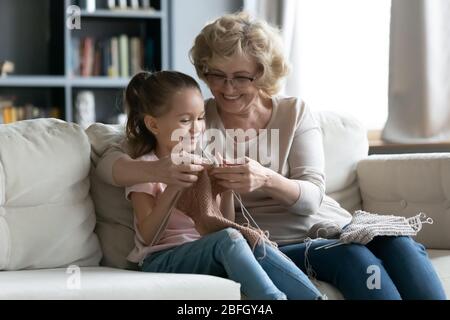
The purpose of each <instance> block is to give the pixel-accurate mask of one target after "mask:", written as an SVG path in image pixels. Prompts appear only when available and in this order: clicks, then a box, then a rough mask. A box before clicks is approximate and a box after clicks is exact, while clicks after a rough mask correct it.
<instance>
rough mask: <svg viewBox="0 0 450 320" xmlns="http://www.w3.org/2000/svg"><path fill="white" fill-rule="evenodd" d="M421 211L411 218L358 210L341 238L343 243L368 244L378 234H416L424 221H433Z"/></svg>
mask: <svg viewBox="0 0 450 320" xmlns="http://www.w3.org/2000/svg"><path fill="white" fill-rule="evenodd" d="M425 218H426V215H425V214H424V213H420V214H418V215H416V216H413V217H411V218H405V217H400V216H393V215H378V214H373V213H369V212H365V211H361V210H358V211H356V212H355V213H354V214H353V219H352V221H351V223H350V224H349V225H347V226H346V227H345V228H344V229H343V231H342V233H341V236H340V238H339V240H340V242H343V243H350V242H354V243H361V244H367V243H368V242H370V241H372V239H373V238H374V237H376V236H415V235H416V234H417V232H419V231H420V230H421V229H422V224H423V223H429V224H431V223H433V220H432V219H431V218H427V219H425Z"/></svg>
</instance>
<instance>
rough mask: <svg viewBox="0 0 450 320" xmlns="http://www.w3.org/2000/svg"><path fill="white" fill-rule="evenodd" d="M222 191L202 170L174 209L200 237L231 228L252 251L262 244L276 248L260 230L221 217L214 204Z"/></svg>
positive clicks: (205, 171)
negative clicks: (237, 232) (189, 221)
mask: <svg viewBox="0 0 450 320" xmlns="http://www.w3.org/2000/svg"><path fill="white" fill-rule="evenodd" d="M223 191H224V188H222V187H221V186H220V185H218V184H217V183H215V181H211V179H210V177H209V175H208V173H207V170H203V171H202V172H201V173H200V175H199V179H198V180H197V182H196V183H195V184H194V185H193V186H192V187H190V188H187V189H185V190H184V191H183V192H182V194H181V195H180V198H179V199H178V202H177V204H176V208H177V209H179V210H181V211H183V212H184V213H185V214H186V215H187V216H189V217H190V218H191V219H192V220H193V221H194V223H195V228H196V230H197V231H198V232H199V233H200V234H201V235H205V234H209V233H212V232H216V231H219V230H222V229H224V228H227V227H232V228H235V229H237V230H239V231H240V232H241V233H242V235H243V236H244V237H245V238H246V239H247V241H248V242H249V244H250V246H251V247H252V249H255V247H256V245H257V244H258V243H263V242H267V243H269V244H271V245H273V246H276V244H275V243H273V242H271V241H270V240H269V239H268V237H267V236H266V234H265V233H264V232H263V231H262V230H261V229H258V228H254V227H252V226H243V225H240V224H237V223H235V222H234V221H230V220H228V219H226V218H225V217H224V216H223V215H222V213H221V212H220V209H219V207H218V205H217V202H216V196H217V195H218V194H219V193H221V192H223Z"/></svg>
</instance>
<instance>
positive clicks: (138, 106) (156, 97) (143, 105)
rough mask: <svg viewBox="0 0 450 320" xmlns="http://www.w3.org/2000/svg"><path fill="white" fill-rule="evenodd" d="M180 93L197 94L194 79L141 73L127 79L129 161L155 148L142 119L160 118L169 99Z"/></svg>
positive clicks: (174, 75) (126, 106) (181, 74)
mask: <svg viewBox="0 0 450 320" xmlns="http://www.w3.org/2000/svg"><path fill="white" fill-rule="evenodd" d="M182 89H197V90H198V91H199V92H201V90H200V87H199V85H198V83H197V81H195V80H194V78H192V77H190V76H188V75H187V74H184V73H181V72H177V71H158V72H153V73H151V72H147V71H142V72H140V73H137V74H136V75H135V76H134V77H133V78H132V79H131V81H130V83H129V84H128V86H127V88H126V91H125V109H126V111H127V114H128V120H127V126H126V136H127V140H128V145H129V147H130V155H131V157H133V158H137V157H140V156H142V155H144V154H146V153H148V152H150V151H152V150H153V149H154V148H155V146H156V138H155V136H154V135H153V133H152V132H151V131H150V130H148V129H147V127H146V126H145V123H144V117H145V116H146V115H150V116H152V117H160V116H162V115H164V114H166V113H167V112H169V111H170V109H169V107H168V106H169V105H170V103H171V100H172V98H173V96H174V95H175V94H176V93H177V92H179V91H180V90H182Z"/></svg>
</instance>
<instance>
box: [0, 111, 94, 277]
mask: <svg viewBox="0 0 450 320" xmlns="http://www.w3.org/2000/svg"><path fill="white" fill-rule="evenodd" d="M90 150H91V146H90V144H89V140H88V138H87V135H86V133H85V132H84V131H83V129H82V128H80V127H79V126H78V125H76V124H73V123H68V122H65V121H62V120H57V119H35V120H27V121H20V122H17V123H13V124H7V125H0V270H18V269H35V268H58V267H64V266H68V265H70V264H77V265H79V266H96V265H98V263H99V261H100V258H101V250H100V245H99V242H98V239H97V236H96V235H95V234H94V232H93V231H94V227H95V213H94V204H93V202H92V199H91V197H90V194H89V188H90V181H89V170H90Z"/></svg>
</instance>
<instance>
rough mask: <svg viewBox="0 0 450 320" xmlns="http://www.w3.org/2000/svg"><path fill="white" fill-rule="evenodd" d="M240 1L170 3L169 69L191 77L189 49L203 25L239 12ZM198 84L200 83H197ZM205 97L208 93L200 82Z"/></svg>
mask: <svg viewBox="0 0 450 320" xmlns="http://www.w3.org/2000/svg"><path fill="white" fill-rule="evenodd" d="M242 3H243V0H189V1H187V0H172V5H171V23H170V25H171V31H170V36H171V54H172V56H171V65H172V69H174V70H177V71H181V72H184V73H187V74H189V75H191V76H194V77H195V78H196V79H197V80H198V77H197V76H196V74H195V69H194V67H193V66H192V64H191V62H190V61H189V57H188V54H189V49H190V48H191V47H192V44H193V42H194V39H195V37H196V35H197V34H198V33H199V32H200V30H201V29H202V28H203V26H204V25H205V24H206V23H207V22H208V21H211V20H213V19H215V18H217V17H219V16H221V15H222V14H224V13H229V12H234V11H238V10H239V9H241V8H242ZM200 83H201V82H200ZM201 85H202V92H203V95H204V96H205V97H210V96H211V94H210V92H209V90H208V89H207V87H206V85H204V84H203V83H201Z"/></svg>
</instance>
